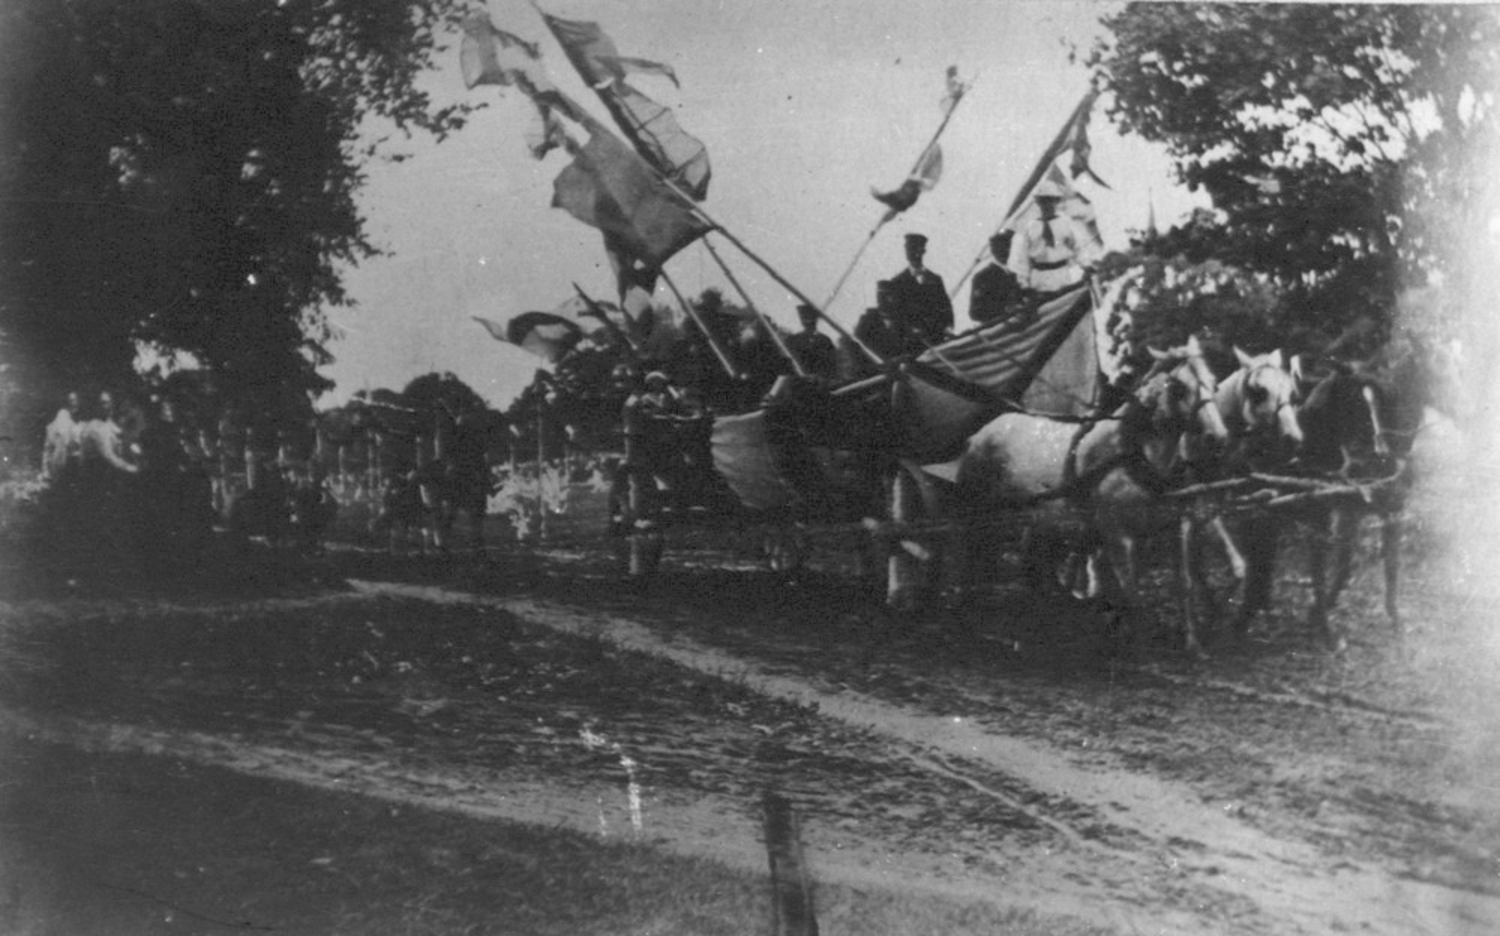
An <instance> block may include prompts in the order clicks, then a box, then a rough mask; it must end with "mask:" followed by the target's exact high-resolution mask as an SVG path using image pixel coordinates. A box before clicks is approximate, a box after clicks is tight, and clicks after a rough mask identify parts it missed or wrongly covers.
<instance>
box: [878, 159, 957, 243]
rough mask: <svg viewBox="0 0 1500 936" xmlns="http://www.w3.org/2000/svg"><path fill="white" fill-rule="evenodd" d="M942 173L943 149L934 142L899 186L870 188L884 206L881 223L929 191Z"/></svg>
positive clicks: (914, 202) (908, 206) (913, 203)
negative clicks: (884, 188) (885, 188)
mask: <svg viewBox="0 0 1500 936" xmlns="http://www.w3.org/2000/svg"><path fill="white" fill-rule="evenodd" d="M942 175H943V150H942V147H940V146H938V145H937V144H936V143H934V144H932V146H930V147H928V148H927V152H925V153H923V154H922V158H921V159H919V160H918V161H917V166H916V168H915V169H914V170H912V173H911V175H909V176H907V177H906V181H905V182H902V183H901V186H900V188H897V189H893V190H892V191H889V192H880V191H877V190H876V189H873V188H872V189H870V194H871V195H874V196H875V200H876V201H878V202H880V203H881V204H882V205H885V206H886V209H887V211H886V213H885V217H884V218H882V219H881V223H882V224H883V223H885V222H886V221H889V220H891V219H892V218H894V217H895V216H896V215H898V214H900V213H901V212H903V211H905V210H906V209H908V208H910V207H911V206H912V205H915V204H916V203H917V198H918V197H919V196H920V195H921V194H922V193H923V192H929V191H931V190H932V187H933V186H934V185H937V183H938V179H940V178H941V177H942Z"/></svg>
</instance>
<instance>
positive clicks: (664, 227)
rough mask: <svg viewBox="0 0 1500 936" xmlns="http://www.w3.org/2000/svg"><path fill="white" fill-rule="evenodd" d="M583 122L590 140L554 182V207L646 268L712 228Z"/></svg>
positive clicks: (616, 143) (605, 134)
mask: <svg viewBox="0 0 1500 936" xmlns="http://www.w3.org/2000/svg"><path fill="white" fill-rule="evenodd" d="M581 116H586V115H581ZM586 125H587V127H588V129H589V131H590V136H589V139H588V142H587V143H585V144H583V145H582V146H576V145H575V146H574V147H573V162H572V163H571V164H570V165H568V166H567V168H565V169H563V171H562V172H561V173H559V174H558V176H557V178H556V179H555V180H553V183H552V205H553V207H554V208H561V209H563V210H564V211H566V212H568V213H569V214H571V215H572V216H573V217H575V218H577V219H578V220H580V221H582V222H583V223H584V224H588V225H591V226H593V227H596V228H598V229H599V230H601V231H603V232H604V233H605V234H606V235H609V242H608V243H609V246H610V248H611V249H612V250H614V251H615V252H617V253H618V254H620V255H621V256H623V257H626V258H629V260H630V261H631V263H632V264H634V263H635V262H636V261H638V262H639V264H640V266H641V267H643V268H646V269H660V268H661V265H662V264H663V263H665V262H666V261H667V259H668V258H669V257H671V256H672V255H673V254H675V253H677V251H679V250H681V249H682V248H683V247H686V246H687V245H688V244H690V243H692V242H693V241H694V240H696V239H697V238H699V237H702V236H703V235H704V234H706V233H708V232H709V230H711V229H712V228H711V225H709V224H708V223H707V222H706V221H704V220H703V219H702V218H701V217H699V216H698V215H697V214H696V213H695V212H694V211H693V210H692V208H691V207H690V206H689V205H688V204H685V203H684V202H683V200H682V199H681V198H680V197H679V196H678V195H677V194H676V193H675V192H673V191H672V190H671V189H670V188H669V187H668V186H667V185H666V184H665V183H664V182H662V181H661V179H660V178H659V177H658V176H657V174H656V173H655V172H654V171H653V170H652V169H651V167H650V166H648V165H646V163H645V161H644V160H642V159H641V157H640V156H637V155H636V153H635V152H634V151H633V150H631V149H630V147H628V146H626V145H625V144H624V143H622V142H621V141H620V139H619V138H618V137H616V136H615V135H614V134H613V133H610V132H609V130H608V129H607V128H605V127H604V126H603V125H602V124H600V123H598V122H597V121H594V120H592V119H589V120H587V124H586Z"/></svg>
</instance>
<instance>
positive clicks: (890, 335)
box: [854, 280, 923, 374]
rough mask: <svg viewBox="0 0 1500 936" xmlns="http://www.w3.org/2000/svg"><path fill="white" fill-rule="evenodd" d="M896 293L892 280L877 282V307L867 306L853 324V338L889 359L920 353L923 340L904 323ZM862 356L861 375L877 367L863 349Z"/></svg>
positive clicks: (884, 358)
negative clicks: (857, 320) (897, 304)
mask: <svg viewBox="0 0 1500 936" xmlns="http://www.w3.org/2000/svg"><path fill="white" fill-rule="evenodd" d="M895 295H896V291H895V287H894V286H893V285H892V284H891V281H890V280H881V281H880V282H878V283H876V284H875V306H874V308H871V309H866V310H865V314H864V315H862V316H860V318H859V322H858V324H856V325H855V326H854V337H856V338H858V339H859V340H860V341H861V342H863V343H864V345H865V347H867V348H869V349H870V350H871V351H874V352H875V353H876V354H878V355H880V357H881V358H882V359H883V360H887V361H889V360H892V359H894V358H900V357H906V356H907V355H911V354H917V353H919V352H920V351H921V350H922V349H923V345H922V344H921V342H919V341H917V340H916V339H915V338H914V337H913V336H912V331H911V329H910V328H907V327H905V326H904V324H903V323H902V322H901V320H900V317H899V315H898V313H897V310H896V300H895ZM859 355H860V361H859V370H860V373H861V374H865V373H872V372H874V371H875V370H877V369H878V368H876V367H874V366H873V364H871V363H870V361H869V359H868V358H865V357H864V352H862V351H861V352H859Z"/></svg>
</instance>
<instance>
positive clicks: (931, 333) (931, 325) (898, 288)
mask: <svg viewBox="0 0 1500 936" xmlns="http://www.w3.org/2000/svg"><path fill="white" fill-rule="evenodd" d="M926 254H927V238H926V237H925V236H923V235H921V234H908V235H906V269H904V270H902V271H901V272H900V273H898V274H896V275H895V276H894V277H893V278H892V279H891V280H890V284H891V290H892V302H893V303H894V310H895V318H896V323H897V325H898V326H899V327H900V329H901V330H902V332H903V333H904V334H910V335H911V336H912V337H913V338H914V339H916V340H918V341H919V342H921V343H922V344H924V345H934V344H937V343H938V342H940V341H942V340H943V339H945V338H947V337H948V336H949V335H950V334H951V333H952V332H953V303H952V302H951V301H949V299H948V288H947V287H946V286H944V285H943V278H942V277H941V276H938V275H937V274H936V273H934V272H932V271H931V270H929V269H927V267H926V266H924V265H923V263H922V258H923V257H924V256H926Z"/></svg>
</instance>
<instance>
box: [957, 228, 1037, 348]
mask: <svg viewBox="0 0 1500 936" xmlns="http://www.w3.org/2000/svg"><path fill="white" fill-rule="evenodd" d="M1014 237H1015V232H1014V231H1001V232H1000V233H998V234H996V235H994V236H993V237H991V238H990V258H991V259H990V262H989V263H988V264H987V265H985V267H984V269H982V270H980V271H979V272H978V273H975V274H974V283H973V285H972V286H971V287H970V289H969V319H970V320H971V321H973V322H974V324H976V325H988V324H990V323H992V322H1000V321H1004V320H1005V319H1007V318H1010V317H1011V316H1013V315H1015V314H1016V313H1017V312H1018V311H1020V310H1021V308H1022V307H1023V306H1024V304H1025V302H1024V300H1025V290H1023V289H1022V288H1021V281H1020V280H1019V279H1017V278H1016V274H1014V273H1012V272H1011V271H1010V268H1009V267H1007V266H1006V265H1005V261H1006V259H1007V258H1008V257H1009V256H1010V247H1011V241H1012V239H1013V238H1014Z"/></svg>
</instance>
